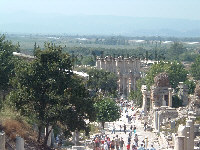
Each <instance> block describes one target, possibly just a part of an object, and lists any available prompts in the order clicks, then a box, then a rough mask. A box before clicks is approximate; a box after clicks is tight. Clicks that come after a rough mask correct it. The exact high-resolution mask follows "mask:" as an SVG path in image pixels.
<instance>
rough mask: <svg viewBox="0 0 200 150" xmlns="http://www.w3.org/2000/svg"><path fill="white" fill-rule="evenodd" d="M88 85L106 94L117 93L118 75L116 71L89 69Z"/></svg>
mask: <svg viewBox="0 0 200 150" xmlns="http://www.w3.org/2000/svg"><path fill="white" fill-rule="evenodd" d="M87 73H88V74H89V80H88V86H89V88H91V89H95V91H99V90H100V89H101V91H102V92H103V93H104V94H106V93H107V94H108V93H110V94H115V93H116V91H117V80H118V79H117V76H116V75H115V74H114V73H111V72H107V71H105V70H98V69H89V70H88V71H87Z"/></svg>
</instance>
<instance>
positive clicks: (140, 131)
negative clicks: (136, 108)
mask: <svg viewBox="0 0 200 150" xmlns="http://www.w3.org/2000/svg"><path fill="white" fill-rule="evenodd" d="M133 113H134V112H133V111H131V110H129V111H128V115H129V116H130V115H133ZM126 115H127V114H126V113H125V112H123V113H122V115H121V118H120V119H119V121H116V122H114V125H115V128H116V133H115V134H111V130H112V127H113V122H111V123H109V125H108V128H109V131H107V132H105V134H107V135H108V136H109V137H110V138H111V139H113V137H116V135H118V136H119V138H121V137H122V138H123V139H124V141H125V145H127V144H128V135H129V133H130V126H131V125H132V126H134V125H135V127H136V134H137V135H138V139H139V142H138V145H139V146H140V144H142V141H143V140H145V138H147V139H148V140H147V141H148V143H147V148H150V146H151V144H153V145H154V147H155V148H156V150H159V149H160V146H159V143H158V140H157V136H156V134H155V133H153V132H149V131H146V132H145V131H144V125H143V124H142V123H141V120H138V119H136V120H135V122H133V121H132V122H131V123H128V119H127V118H126ZM136 118H138V116H136ZM124 124H126V126H127V127H126V128H127V133H126V134H125V133H124V132H123V125H124ZM120 125H121V126H122V132H120V131H119V130H120ZM133 140H134V135H133V136H132V139H131V146H132V144H133Z"/></svg>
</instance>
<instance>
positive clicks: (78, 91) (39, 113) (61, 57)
mask: <svg viewBox="0 0 200 150" xmlns="http://www.w3.org/2000/svg"><path fill="white" fill-rule="evenodd" d="M12 84H13V87H15V89H14V90H13V91H12V92H11V93H10V97H9V98H10V100H11V101H12V102H13V103H14V105H15V106H16V108H17V109H18V110H19V111H20V112H21V113H22V114H23V115H25V116H28V117H33V118H35V119H36V120H37V123H38V125H39V127H42V128H44V127H48V126H50V125H52V126H55V125H57V123H58V122H59V123H60V124H62V125H63V127H65V133H66V134H68V135H69V134H70V132H71V131H74V130H87V131H88V129H89V127H88V126H87V125H86V123H85V120H86V119H90V120H93V119H94V113H93V112H94V107H93V100H92V99H90V97H89V93H88V91H87V90H86V89H85V87H84V85H83V84H82V81H81V79H79V78H78V77H77V76H75V75H73V73H72V65H71V60H70V57H69V55H67V54H64V53H62V49H61V48H60V47H55V46H50V45H47V47H45V50H43V51H41V50H38V51H37V52H36V59H35V60H34V61H33V62H30V63H28V62H21V63H20V64H18V65H17V66H16V68H15V77H14V78H13V80H12ZM47 137H48V134H47V136H46V137H45V142H44V143H45V144H46V142H47Z"/></svg>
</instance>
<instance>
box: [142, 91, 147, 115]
mask: <svg viewBox="0 0 200 150" xmlns="http://www.w3.org/2000/svg"><path fill="white" fill-rule="evenodd" d="M142 96H143V103H142V110H143V111H144V114H145V115H146V114H147V91H142Z"/></svg>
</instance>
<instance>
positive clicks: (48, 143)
mask: <svg viewBox="0 0 200 150" xmlns="http://www.w3.org/2000/svg"><path fill="white" fill-rule="evenodd" d="M51 129H52V126H49V127H48V130H46V128H45V136H46V135H47V133H46V132H49V131H50V130H51ZM51 133H52V132H51ZM51 133H49V136H48V140H47V145H48V146H51Z"/></svg>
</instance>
